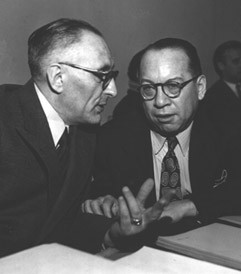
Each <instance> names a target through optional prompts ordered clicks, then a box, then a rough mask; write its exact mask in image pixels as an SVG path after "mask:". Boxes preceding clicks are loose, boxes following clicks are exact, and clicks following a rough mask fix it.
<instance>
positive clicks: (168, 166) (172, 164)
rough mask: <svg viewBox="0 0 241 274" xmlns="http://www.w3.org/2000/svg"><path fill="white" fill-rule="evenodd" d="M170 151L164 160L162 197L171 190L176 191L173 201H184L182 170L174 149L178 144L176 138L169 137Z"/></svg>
mask: <svg viewBox="0 0 241 274" xmlns="http://www.w3.org/2000/svg"><path fill="white" fill-rule="evenodd" d="M167 143H168V151H167V154H166V155H165V156H164V158H163V160H162V171H161V186H160V197H162V196H165V194H167V193H168V192H169V191H170V190H171V189H172V190H175V195H174V197H173V199H172V200H180V199H182V193H181V183H180V168H179V164H178V160H177V157H176V155H175V152H174V149H175V147H176V145H177V143H178V141H177V138H176V137H168V138H167Z"/></svg>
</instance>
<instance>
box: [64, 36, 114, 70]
mask: <svg viewBox="0 0 241 274" xmlns="http://www.w3.org/2000/svg"><path fill="white" fill-rule="evenodd" d="M68 55H69V56H68V57H69V58H70V59H71V60H69V61H72V62H74V63H76V62H77V64H79V65H83V66H87V67H90V68H91V67H93V66H94V68H96V67H97V66H98V67H99V66H100V67H101V68H102V67H110V66H112V64H113V60H112V58H111V53H110V50H109V48H108V46H107V44H106V42H105V40H104V39H103V38H102V37H100V36H98V35H96V34H94V33H91V32H86V33H84V34H82V35H81V38H80V40H79V41H78V42H76V43H74V44H73V45H71V46H70V48H69V49H68Z"/></svg>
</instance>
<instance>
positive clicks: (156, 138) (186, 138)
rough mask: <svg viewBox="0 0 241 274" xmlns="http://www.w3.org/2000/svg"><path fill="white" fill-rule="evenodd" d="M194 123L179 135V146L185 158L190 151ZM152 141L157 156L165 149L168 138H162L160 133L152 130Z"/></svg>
mask: <svg viewBox="0 0 241 274" xmlns="http://www.w3.org/2000/svg"><path fill="white" fill-rule="evenodd" d="M192 124H193V122H192V123H191V124H190V125H189V126H188V128H186V129H185V130H184V131H182V132H180V133H179V134H177V136H176V137H177V140H178V145H179V146H180V149H181V152H182V154H183V156H184V157H185V156H186V154H187V153H188V150H189V143H190V135H191V129H192ZM151 139H152V146H153V152H154V154H155V155H157V154H158V153H159V152H160V151H161V150H162V148H163V146H164V144H165V141H166V137H163V136H161V135H160V134H159V133H157V132H155V131H152V130H151Z"/></svg>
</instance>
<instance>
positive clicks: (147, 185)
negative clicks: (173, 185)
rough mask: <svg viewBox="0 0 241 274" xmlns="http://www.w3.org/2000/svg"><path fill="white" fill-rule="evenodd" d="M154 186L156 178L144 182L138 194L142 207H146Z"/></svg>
mask: <svg viewBox="0 0 241 274" xmlns="http://www.w3.org/2000/svg"><path fill="white" fill-rule="evenodd" d="M153 187H154V180H153V179H151V178H148V179H146V180H145V182H144V183H143V184H142V186H141V188H140V190H139V192H138V194H137V196H136V199H137V201H138V202H139V204H140V205H141V206H142V207H144V204H145V201H146V199H147V197H148V195H149V194H150V193H151V191H152V189H153Z"/></svg>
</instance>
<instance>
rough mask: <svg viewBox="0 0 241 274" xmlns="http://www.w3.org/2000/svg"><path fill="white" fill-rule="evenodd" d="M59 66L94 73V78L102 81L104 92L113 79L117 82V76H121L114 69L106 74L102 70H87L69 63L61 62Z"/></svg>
mask: <svg viewBox="0 0 241 274" xmlns="http://www.w3.org/2000/svg"><path fill="white" fill-rule="evenodd" d="M58 64H61V65H66V66H70V67H72V68H76V69H81V70H84V71H87V72H89V73H92V74H93V75H94V76H96V77H97V78H99V79H100V81H101V82H102V89H103V90H105V89H106V88H107V87H108V85H109V83H110V81H111V80H112V79H114V80H115V79H116V77H117V75H118V74H119V71H118V70H112V69H111V70H110V71H106V72H104V71H100V70H97V69H90V68H86V67H81V66H78V65H75V64H71V63H68V62H59V63H58Z"/></svg>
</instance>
